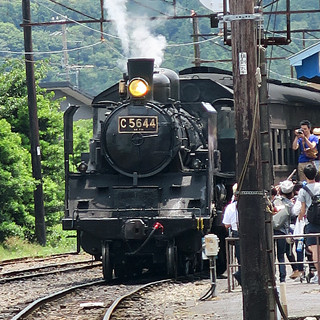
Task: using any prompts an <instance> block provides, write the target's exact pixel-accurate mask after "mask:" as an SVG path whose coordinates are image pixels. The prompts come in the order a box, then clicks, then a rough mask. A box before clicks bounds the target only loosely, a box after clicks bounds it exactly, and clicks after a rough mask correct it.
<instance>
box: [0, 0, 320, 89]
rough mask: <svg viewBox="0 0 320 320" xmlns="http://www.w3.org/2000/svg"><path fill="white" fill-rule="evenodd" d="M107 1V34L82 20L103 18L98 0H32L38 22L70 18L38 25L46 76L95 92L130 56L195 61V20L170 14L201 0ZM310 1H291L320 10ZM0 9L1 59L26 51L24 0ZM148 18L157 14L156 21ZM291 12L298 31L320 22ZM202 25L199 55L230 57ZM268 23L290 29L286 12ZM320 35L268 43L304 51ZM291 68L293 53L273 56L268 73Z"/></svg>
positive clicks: (177, 63)
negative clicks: (288, 43)
mask: <svg viewBox="0 0 320 320" xmlns="http://www.w3.org/2000/svg"><path fill="white" fill-rule="evenodd" d="M105 3H106V4H108V6H106V8H105V10H104V17H105V18H106V19H110V20H113V21H115V22H117V23H111V22H109V23H104V24H103V33H101V31H100V24H99V23H87V24H80V23H77V22H76V21H79V20H91V19H92V18H96V19H100V1H99V0H92V1H84V0H78V1H77V0H59V1H53V0H37V1H35V0H31V16H32V21H33V22H48V21H51V20H55V21H61V20H67V21H69V22H72V23H69V24H67V25H64V26H62V25H61V24H57V25H50V26H49V25H46V26H36V27H33V48H34V52H35V58H36V59H46V60H48V61H49V63H50V67H51V69H50V72H49V74H48V77H47V80H48V81H62V80H66V79H69V80H70V81H71V82H72V83H73V84H74V85H75V86H78V87H79V88H80V89H81V90H84V91H87V92H88V93H90V94H92V95H95V94H97V93H99V92H100V91H102V90H103V89H105V88H106V87H108V86H109V85H111V84H112V83H114V82H116V81H117V80H118V79H119V78H120V77H121V76H122V73H123V72H124V66H125V62H126V59H127V58H128V57H134V56H152V57H155V58H156V61H157V62H158V64H161V66H163V67H167V68H172V69H174V70H176V71H178V70H180V69H183V68H186V67H190V66H192V65H193V64H192V62H193V60H194V48H193V44H192V41H193V38H192V33H193V27H192V21H190V19H168V17H169V16H172V15H173V14H174V11H175V12H176V14H177V15H179V16H182V15H187V16H188V15H190V12H191V10H195V11H196V12H197V14H198V15H200V14H210V13H211V12H210V11H209V10H207V9H206V8H205V7H203V6H202V5H201V4H200V2H199V1H197V0H177V1H176V6H175V8H174V6H173V1H172V0H148V1H142V0H128V1H125V0H118V1H105ZM125 3H127V6H125ZM268 3H270V5H268ZM271 3H272V4H271ZM305 3H306V2H301V1H298V0H291V10H308V9H309V10H310V9H319V1H316V0H310V1H308V2H307V4H305ZM110 4H111V5H112V4H113V7H110ZM121 5H122V6H121ZM284 5H285V1H284V0H279V1H278V2H275V3H274V2H272V1H271V0H268V1H264V6H266V7H265V9H264V11H275V10H280V9H281V10H282V9H284ZM71 9H72V10H71ZM0 10H1V12H2V13H3V14H2V15H1V17H0V57H1V59H0V60H1V61H4V60H5V59H7V58H12V57H20V56H22V53H23V47H24V40H23V30H22V28H21V27H20V24H21V23H22V13H21V11H22V10H21V0H3V1H1V2H0ZM81 13H83V14H81ZM150 17H156V19H153V20H150V19H149V18H150ZM291 18H292V19H291V29H292V30H294V29H295V30H297V29H300V30H301V29H309V30H311V29H316V28H317V26H319V25H320V23H319V22H320V14H319V13H311V14H303V15H302V14H300V15H298V14H294V15H292V16H291ZM199 25H200V26H199V29H200V34H206V36H203V37H200V38H199V41H200V52H201V59H203V60H213V61H216V60H230V59H231V48H230V47H229V46H225V45H224V44H223V41H222V38H221V36H218V35H217V32H218V29H217V28H211V27H210V19H209V18H199ZM264 28H265V29H266V30H268V31H270V32H271V31H273V30H285V28H286V21H285V17H284V16H275V15H272V16H267V15H266V16H265V21H264ZM211 34H215V35H211ZM319 35H320V33H319V32H309V33H305V34H304V37H305V40H304V41H303V39H302V38H303V34H302V33H293V34H292V38H293V41H292V43H291V44H290V45H288V46H269V47H268V48H267V56H268V57H288V56H290V55H292V54H294V53H296V52H298V51H300V50H302V49H303V46H304V45H305V46H309V45H312V44H314V43H315V41H319V40H318V37H319ZM102 38H103V39H102ZM64 46H65V48H67V55H64V52H63V47H64ZM66 64H67V66H68V68H66ZM206 65H210V66H215V67H218V68H223V69H228V70H231V68H232V65H231V62H215V63H206ZM290 73H291V71H290V66H289V62H288V60H285V59H282V60H272V62H269V76H270V77H272V78H278V79H280V80H283V81H288V80H289V79H288V78H286V77H290Z"/></svg>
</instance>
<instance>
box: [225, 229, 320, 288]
mask: <svg viewBox="0 0 320 320" xmlns="http://www.w3.org/2000/svg"><path fill="white" fill-rule="evenodd" d="M310 237H315V238H316V245H317V247H318V248H319V242H320V233H308V234H301V235H293V234H285V235H274V236H273V239H274V240H276V239H283V238H284V239H288V238H289V239H293V240H297V239H299V238H310ZM237 240H238V241H239V238H233V237H227V238H226V256H227V277H228V292H231V291H232V290H233V289H234V288H235V282H234V278H233V277H232V274H233V273H234V272H235V271H236V270H237V269H238V267H239V264H238V263H237V261H236V260H235V246H234V243H235V241H237ZM319 251H320V249H319ZM319 251H318V257H317V260H314V257H312V261H309V260H308V261H305V259H304V261H296V262H289V261H287V262H280V263H279V262H275V263H274V265H275V266H278V265H280V264H284V265H291V264H303V265H305V264H308V265H310V264H317V265H318V268H317V269H318V270H320V252H319ZM318 284H320V278H319V274H318Z"/></svg>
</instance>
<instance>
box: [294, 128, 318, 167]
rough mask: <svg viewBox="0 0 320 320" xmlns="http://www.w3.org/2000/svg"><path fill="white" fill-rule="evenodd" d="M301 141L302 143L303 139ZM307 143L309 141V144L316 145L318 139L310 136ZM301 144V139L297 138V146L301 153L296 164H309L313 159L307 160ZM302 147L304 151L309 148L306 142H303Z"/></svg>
mask: <svg viewBox="0 0 320 320" xmlns="http://www.w3.org/2000/svg"><path fill="white" fill-rule="evenodd" d="M303 141H304V139H303ZM309 141H310V142H315V143H316V145H317V144H318V142H319V139H318V137H317V136H316V135H314V134H311V135H310V137H309ZM302 143H303V142H302V138H299V139H298V144H299V147H300V152H301V153H300V156H299V160H298V162H310V161H313V160H314V159H311V158H308V157H307V156H306V154H305V153H304V152H303V146H302ZM304 147H305V149H308V148H309V146H308V145H307V143H306V142H304Z"/></svg>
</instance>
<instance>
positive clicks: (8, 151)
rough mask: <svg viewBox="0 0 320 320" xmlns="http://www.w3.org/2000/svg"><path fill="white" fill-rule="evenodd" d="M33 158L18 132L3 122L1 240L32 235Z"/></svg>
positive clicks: (0, 148)
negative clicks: (30, 232)
mask: <svg viewBox="0 0 320 320" xmlns="http://www.w3.org/2000/svg"><path fill="white" fill-rule="evenodd" d="M30 163H31V159H30V154H29V152H28V150H26V149H25V148H24V147H23V146H22V142H21V138H20V136H19V134H18V133H14V132H12V130H11V125H10V124H9V123H8V122H7V120H6V119H0V241H3V240H4V239H5V238H6V237H8V236H20V237H23V236H24V235H27V234H28V235H30V234H29V230H32V228H33V223H34V220H33V217H32V216H31V215H30V212H32V205H31V204H32V202H33V201H32V197H33V190H34V187H35V184H34V180H33V178H32V174H31V165H30Z"/></svg>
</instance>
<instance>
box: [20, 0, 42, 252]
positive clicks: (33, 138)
mask: <svg viewBox="0 0 320 320" xmlns="http://www.w3.org/2000/svg"><path fill="white" fill-rule="evenodd" d="M22 15H23V23H24V24H28V23H30V22H31V13H30V0H22ZM23 31H24V49H25V52H26V53H25V59H26V78H27V90H28V107H29V123H30V143H31V160H32V174H33V177H34V179H35V180H36V181H37V187H36V190H35V191H34V211H35V234H36V238H37V241H38V242H39V244H41V245H43V246H44V245H45V244H46V228H45V221H44V202H43V188H42V173H41V154H40V143H39V124H38V114H37V95H36V85H35V77H34V67H33V65H34V59H33V54H32V52H33V49H32V35H31V26H27V25H24V27H23Z"/></svg>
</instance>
